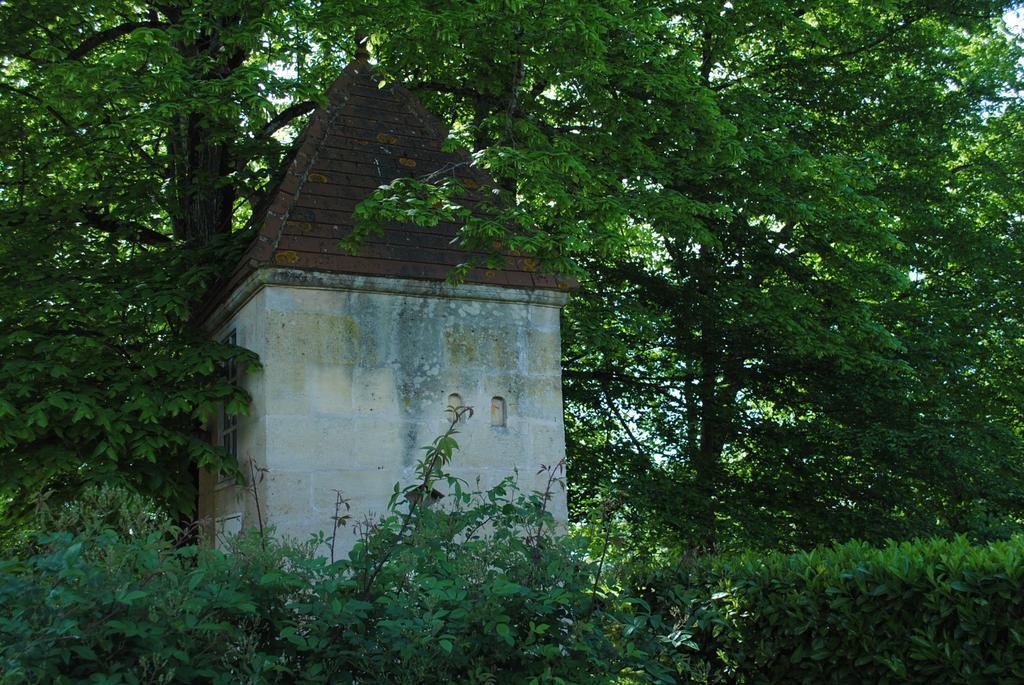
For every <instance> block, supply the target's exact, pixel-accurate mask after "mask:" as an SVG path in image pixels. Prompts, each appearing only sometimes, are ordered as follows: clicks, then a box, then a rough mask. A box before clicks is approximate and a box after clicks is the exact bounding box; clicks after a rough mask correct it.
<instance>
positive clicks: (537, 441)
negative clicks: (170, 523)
mask: <svg viewBox="0 0 1024 685" xmlns="http://www.w3.org/2000/svg"><path fill="white" fill-rule="evenodd" d="M564 301H565V295H564V294H563V293H560V292H552V291H532V290H518V289H511V288H498V287H492V286H482V285H460V286H457V287H452V286H447V285H444V284H440V283H430V282H425V281H412V280H402V279H383V278H368V277H354V276H340V275H335V274H317V273H310V272H303V271H297V270H288V269H264V270H261V271H259V272H257V273H256V274H254V275H253V277H251V278H250V280H249V281H248V282H247V283H246V284H244V285H243V286H242V287H241V288H239V289H238V290H237V291H236V292H235V293H234V294H233V295H232V297H231V298H230V299H229V300H228V301H227V303H226V304H225V305H224V306H222V307H221V309H220V310H218V312H216V313H215V314H214V316H213V317H212V318H211V321H210V324H211V331H213V334H214V335H215V336H217V337H218V338H222V337H224V336H225V335H227V334H228V333H229V332H230V331H234V332H235V334H236V336H237V342H238V344H239V345H241V346H243V347H246V348H248V349H251V350H253V351H254V352H256V353H257V354H259V356H260V360H261V362H262V365H263V368H262V370H260V371H257V372H254V373H250V374H246V375H245V378H244V385H245V387H246V389H247V390H248V391H249V392H250V393H251V394H252V397H253V402H252V407H251V411H250V415H249V416H248V417H245V418H243V419H242V421H241V422H240V426H239V459H240V461H241V462H242V464H243V470H246V471H247V470H248V466H247V464H248V463H249V460H250V459H251V460H252V462H253V463H254V466H255V467H256V468H259V469H266V472H265V474H264V477H263V481H262V483H261V484H260V485H259V488H260V489H259V492H260V504H261V507H262V509H263V511H264V520H265V521H267V522H269V523H270V524H272V525H274V526H275V527H276V529H277V531H278V533H279V534H284V535H288V536H293V537H296V538H299V539H306V538H307V537H308V536H309V535H310V534H312V533H315V532H316V531H319V530H324V531H325V532H329V531H330V529H331V517H332V516H333V515H334V505H335V491H336V490H340V491H341V492H342V494H343V496H344V497H346V498H347V499H348V500H349V501H350V505H351V507H352V509H351V511H350V512H349V513H351V514H352V515H353V518H354V519H360V518H362V517H363V516H365V515H371V516H372V515H374V514H380V513H382V512H383V511H384V509H385V506H386V504H387V500H388V498H389V497H390V495H391V493H392V491H393V487H394V484H395V482H400V483H402V484H403V485H406V484H409V483H411V482H412V481H413V479H414V465H415V463H416V461H417V460H418V459H419V458H420V457H421V455H422V454H423V449H422V447H423V446H425V445H427V444H429V443H430V442H431V441H432V440H433V439H434V438H435V437H436V436H438V435H440V434H441V433H442V432H444V430H445V429H446V428H447V426H448V421H449V414H448V411H447V408H448V405H449V402H450V401H452V400H457V399H461V401H462V404H464V405H468V406H471V407H473V408H474V414H473V416H472V417H468V418H465V419H464V420H463V421H461V422H460V425H459V427H458V430H459V432H460V435H458V436H457V437H456V439H457V440H458V442H459V443H460V446H461V449H460V450H459V452H458V453H457V454H456V456H455V460H454V462H453V465H452V468H451V471H452V472H453V473H454V474H455V475H457V476H459V477H461V478H463V479H466V480H467V481H469V482H470V483H471V484H475V483H476V482H478V481H479V482H480V484H481V485H482V486H484V487H487V486H489V485H493V484H495V483H497V482H498V481H500V480H501V479H502V478H504V477H506V476H509V475H512V474H513V473H514V472H516V471H518V474H519V480H520V483H521V484H522V486H523V487H524V489H528V490H529V489H540V488H542V487H543V483H542V481H543V480H544V478H545V476H542V475H538V474H537V471H538V469H539V468H540V465H542V464H547V465H551V464H556V463H558V462H559V461H560V460H562V459H563V458H564V454H565V441H564V428H563V421H562V395H561V343H560V332H559V315H560V307H561V305H562V304H564ZM456 396H457V397H456ZM441 489H443V488H441ZM204 490H205V492H204V495H203V496H204V498H205V504H204V506H202V510H203V511H204V512H205V513H206V514H207V515H209V516H211V517H212V518H213V519H214V520H216V521H217V522H218V525H217V528H218V532H220V533H224V532H231V531H233V530H235V529H237V528H239V527H250V526H254V525H256V518H255V508H254V498H253V497H252V495H251V494H249V493H247V492H245V491H244V488H240V487H237V486H235V485H233V484H231V483H229V482H221V483H219V484H211V486H208V487H206V488H204ZM552 510H553V511H554V512H555V515H556V517H557V518H559V519H561V520H563V521H564V520H565V516H566V509H565V495H564V492H563V491H562V490H560V489H559V490H558V491H557V492H556V499H555V501H554V502H553V505H552ZM353 541H354V538H353V532H352V526H351V525H350V526H349V527H348V528H347V529H345V530H344V531H342V533H341V534H340V535H339V542H338V545H337V549H339V550H341V552H342V553H344V551H345V550H347V549H348V548H349V547H350V546H351V544H352V542H353Z"/></svg>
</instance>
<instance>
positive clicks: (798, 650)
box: [0, 483, 1024, 685]
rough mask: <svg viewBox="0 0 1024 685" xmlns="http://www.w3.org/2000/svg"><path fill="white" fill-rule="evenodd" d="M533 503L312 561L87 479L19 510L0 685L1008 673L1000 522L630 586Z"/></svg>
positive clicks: (425, 512)
mask: <svg viewBox="0 0 1024 685" xmlns="http://www.w3.org/2000/svg"><path fill="white" fill-rule="evenodd" d="M543 511H544V506H543V501H542V498H540V497H539V496H537V495H524V494H522V493H519V492H517V491H516V490H515V488H514V487H513V486H512V484H510V483H506V484H504V485H502V486H500V487H498V488H496V489H494V490H491V491H490V492H487V493H463V495H462V496H460V497H459V498H458V501H457V502H455V503H454V506H452V507H450V508H449V509H447V510H445V509H440V508H438V509H435V508H430V507H422V508H419V509H414V510H413V512H412V513H413V515H414V518H415V523H414V524H413V525H411V526H409V527H405V526H404V525H403V522H404V521H405V520H406V519H405V517H404V514H403V513H402V512H396V514H395V515H394V516H392V517H390V518H386V519H385V520H383V521H380V522H379V525H377V526H374V527H372V528H368V529H366V531H365V532H364V535H363V537H362V542H361V543H360V545H359V546H358V547H357V548H356V549H355V550H354V553H353V554H352V556H351V557H350V558H348V559H345V560H342V561H339V562H336V563H329V562H328V560H327V559H326V558H324V557H319V558H313V557H311V554H310V553H311V551H313V550H314V549H317V548H318V549H319V551H320V552H321V553H323V552H324V551H325V548H324V547H322V546H321V545H323V544H324V543H327V542H329V540H325V539H323V538H320V539H316V540H313V541H311V542H310V543H308V544H305V545H295V544H281V543H279V542H276V541H274V540H272V539H264V538H260V537H258V536H256V535H252V536H249V537H241V538H237V539H235V540H233V541H232V542H231V545H230V547H229V550H228V551H229V552H230V553H228V554H224V553H221V552H219V551H214V550H210V549H205V548H196V547H190V546H182V545H181V543H175V542H174V540H175V539H180V538H178V535H179V533H180V532H181V531H179V530H176V529H174V528H173V527H172V526H170V525H169V524H168V522H167V520H166V519H165V518H163V517H162V515H155V514H154V513H153V509H152V504H151V503H149V502H147V501H146V500H144V499H142V498H139V497H137V496H132V495H126V494H125V491H123V490H117V489H112V488H107V487H105V488H93V489H89V490H87V492H86V494H85V495H84V496H83V497H82V498H80V500H78V501H76V502H74V503H72V504H71V505H65V506H62V507H59V508H54V509H51V510H49V512H48V513H47V514H45V515H44V517H43V519H41V521H40V523H41V524H42V525H44V526H45V527H46V528H48V529H50V530H54V531H63V532H54V533H46V534H43V535H40V536H39V537H38V538H36V539H35V540H34V541H33V543H32V544H31V545H30V546H28V547H26V548H25V549H24V550H23V552H22V553H21V554H19V555H17V556H16V557H14V558H9V559H6V560H4V561H0V601H2V602H3V606H4V613H3V615H2V616H0V682H3V683H4V684H5V685H7V684H12V685H13V684H15V683H77V682H106V683H195V682H207V683H323V682H337V683H343V682H361V683H382V682H388V683H396V682H397V683H437V682H453V683H454V682H458V683H494V682H516V683H520V682H522V683H527V682H537V683H547V682H551V683H555V682H560V683H600V682H609V683H611V682H615V683H638V682H660V683H672V682H679V683H691V682H692V683H837V684H839V685H855V684H857V685H859V684H860V683H865V682H870V683H954V682H986V683H1015V682H1020V680H1021V678H1024V671H1022V664H1024V654H1022V649H1024V640H1022V636H1021V634H1020V630H1019V626H1020V623H1021V621H1022V620H1024V599H1022V598H1024V541H1022V540H1021V539H1020V538H1019V537H1017V538H1013V539H1011V540H1009V541H1006V542H999V543H992V544H989V545H987V546H972V545H970V544H969V543H968V542H966V541H965V540H963V539H957V540H954V541H939V540H924V541H919V542H915V543H903V544H899V545H897V544H893V545H890V546H888V547H886V548H882V549H879V548H872V547H869V546H867V545H864V544H862V543H854V544H847V545H842V546H836V547H831V548H818V549H815V550H812V551H810V552H807V553H800V554H795V555H790V556H786V555H783V554H773V555H768V556H764V555H751V554H747V555H744V556H722V557H719V558H715V557H705V558H700V559H691V560H690V561H688V562H687V563H684V564H682V565H680V564H668V565H665V566H664V567H662V568H660V569H659V570H658V571H657V572H655V573H654V574H652V575H645V576H644V577H643V580H642V582H638V583H637V585H636V587H637V590H635V591H634V595H635V597H634V598H630V597H629V596H627V595H624V594H622V592H621V591H617V590H614V589H612V588H611V587H609V586H610V585H611V584H612V580H613V578H611V577H609V576H610V572H609V569H607V568H605V569H602V568H601V566H600V565H599V564H597V563H595V562H593V561H590V560H588V558H589V557H590V556H591V555H589V554H588V553H587V550H586V549H585V546H584V541H583V540H582V539H566V538H563V537H557V536H552V535H551V527H550V523H551V521H550V518H549V517H547V516H546V515H545V514H544V513H543ZM405 513H408V512H405ZM402 528H406V530H405V533H403V534H402V535H401V536H396V534H397V533H398V531H399V530H401V529H402ZM592 544H594V545H595V546H596V547H598V548H599V547H600V546H601V543H600V541H599V540H598V541H595V542H594V543H592ZM368 578H372V580H371V581H370V582H369V583H367V579H368ZM641 598H643V599H641Z"/></svg>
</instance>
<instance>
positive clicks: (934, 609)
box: [648, 537, 1024, 684]
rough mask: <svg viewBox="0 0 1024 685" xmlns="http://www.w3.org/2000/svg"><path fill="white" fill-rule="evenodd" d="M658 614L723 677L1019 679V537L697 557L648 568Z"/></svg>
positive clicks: (698, 660)
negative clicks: (980, 543) (981, 541)
mask: <svg viewBox="0 0 1024 685" xmlns="http://www.w3.org/2000/svg"><path fill="white" fill-rule="evenodd" d="M648 592H650V597H651V599H652V602H653V604H654V607H655V609H656V610H658V611H661V612H663V613H664V614H665V616H666V620H669V617H671V619H672V620H675V621H677V624H678V626H679V627H680V629H681V630H684V631H685V632H686V633H687V634H688V635H689V636H690V638H689V639H690V640H691V641H692V642H691V644H690V645H689V647H690V648H691V649H692V650H694V653H693V654H691V655H690V658H691V667H692V668H693V669H694V670H695V671H702V672H704V673H707V674H709V676H710V678H709V682H723V683H879V684H882V683H922V684H924V683H1018V682H1020V681H1021V680H1022V679H1024V635H1022V634H1021V630H1020V626H1021V622H1022V621H1024V539H1021V538H1020V537H1014V538H1012V539H1010V540H1008V541H1004V542H997V543H991V544H989V545H987V546H983V547H975V546H972V545H971V544H970V543H969V542H967V541H966V540H964V539H963V538H958V539H955V540H951V541H946V540H920V541H916V542H908V543H900V544H895V543H893V544H890V545H888V546H887V547H884V548H872V547H870V546H868V545H866V544H864V543H849V544H845V545H837V546H834V547H828V548H818V549H815V550H812V551H810V552H806V553H799V554H793V555H790V556H787V555H784V554H769V555H763V554H750V553H748V554H745V555H740V556H725V557H722V558H718V559H706V560H702V561H699V562H695V563H689V564H684V565H682V566H677V567H676V568H672V569H665V570H662V571H660V572H659V573H657V574H655V576H654V578H653V582H652V585H651V586H650V587H649V588H648Z"/></svg>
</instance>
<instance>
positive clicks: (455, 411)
mask: <svg viewBox="0 0 1024 685" xmlns="http://www.w3.org/2000/svg"><path fill="white" fill-rule="evenodd" d="M463 406H464V405H463V404H462V395H460V394H458V393H455V392H453V393H452V394H451V395H448V408H447V409H446V410H445V416H446V417H448V420H449V421H452V422H454V421H455V420H456V418H458V417H459V410H460V409H462V407H463Z"/></svg>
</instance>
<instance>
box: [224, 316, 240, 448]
mask: <svg viewBox="0 0 1024 685" xmlns="http://www.w3.org/2000/svg"><path fill="white" fill-rule="evenodd" d="M237 340H238V338H237V336H236V335H235V331H231V332H230V333H228V334H227V335H226V336H225V337H224V339H223V340H221V342H222V343H224V344H225V345H235V344H237V343H236V341H237ZM224 380H226V381H227V382H228V383H230V384H231V385H238V363H237V362H236V361H235V359H234V357H232V358H231V359H228V360H227V361H226V362H225V363H224ZM220 444H221V445H222V446H223V447H224V449H225V450H226V451H227V453H228V454H230V455H231V456H232V457H236V458H237V457H238V417H237V416H234V415H232V414H229V413H228V404H227V402H225V403H224V404H222V405H221V408H220Z"/></svg>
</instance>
